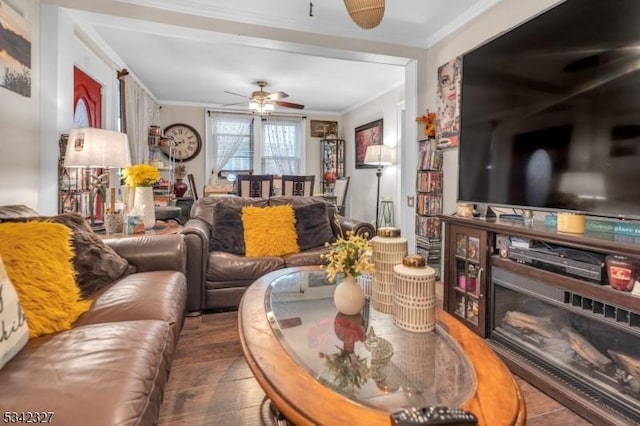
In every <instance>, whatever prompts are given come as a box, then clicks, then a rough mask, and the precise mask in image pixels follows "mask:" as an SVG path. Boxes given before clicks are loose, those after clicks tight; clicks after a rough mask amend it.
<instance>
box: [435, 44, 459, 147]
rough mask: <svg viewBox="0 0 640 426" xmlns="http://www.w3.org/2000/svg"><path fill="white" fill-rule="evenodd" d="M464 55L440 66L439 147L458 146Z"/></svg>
mask: <svg viewBox="0 0 640 426" xmlns="http://www.w3.org/2000/svg"><path fill="white" fill-rule="evenodd" d="M461 83H462V56H458V57H457V58H454V59H452V60H450V61H449V62H447V63H446V64H444V65H441V66H439V67H438V123H439V124H438V126H437V134H436V138H437V139H438V147H439V148H455V147H457V146H458V134H459V133H460V92H461Z"/></svg>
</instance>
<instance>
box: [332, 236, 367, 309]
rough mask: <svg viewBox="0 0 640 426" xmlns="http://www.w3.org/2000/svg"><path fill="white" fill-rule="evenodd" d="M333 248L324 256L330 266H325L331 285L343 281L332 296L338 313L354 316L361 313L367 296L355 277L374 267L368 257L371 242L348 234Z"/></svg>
mask: <svg viewBox="0 0 640 426" xmlns="http://www.w3.org/2000/svg"><path fill="white" fill-rule="evenodd" d="M327 246H328V247H331V250H330V251H329V253H327V254H325V255H323V257H324V258H325V259H326V260H327V264H326V265H324V266H323V268H324V270H325V271H326V272H327V278H328V279H329V281H330V282H334V281H336V279H337V278H338V277H340V278H341V280H340V282H339V283H338V285H337V286H336V289H335V291H334V293H333V301H334V303H335V305H336V309H337V310H338V312H340V313H342V314H345V315H355V314H357V313H359V312H360V311H361V310H362V307H363V306H364V302H365V297H364V290H363V288H362V287H360V285H359V284H358V283H357V282H356V277H358V276H359V275H361V274H364V273H367V272H373V264H372V263H371V258H370V256H369V250H370V245H369V241H368V240H367V239H365V238H364V237H361V236H359V235H354V234H353V232H351V231H349V232H347V236H346V238H344V237H343V236H340V237H339V238H338V239H337V240H336V241H335V242H334V243H331V244H327Z"/></svg>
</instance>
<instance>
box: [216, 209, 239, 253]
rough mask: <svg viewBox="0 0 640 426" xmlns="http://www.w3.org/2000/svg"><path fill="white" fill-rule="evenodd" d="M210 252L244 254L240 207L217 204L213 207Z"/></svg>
mask: <svg viewBox="0 0 640 426" xmlns="http://www.w3.org/2000/svg"><path fill="white" fill-rule="evenodd" d="M211 250H213V251H226V252H228V253H235V254H240V255H243V254H244V251H245V246H244V229H243V227H242V207H241V206H236V205H227V204H225V203H217V204H216V205H215V206H214V207H213V226H212V232H211Z"/></svg>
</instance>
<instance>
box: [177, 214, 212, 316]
mask: <svg viewBox="0 0 640 426" xmlns="http://www.w3.org/2000/svg"><path fill="white" fill-rule="evenodd" d="M180 233H181V234H182V235H183V236H184V239H185V243H186V247H187V274H186V275H187V312H189V313H198V312H200V311H202V307H203V306H204V288H205V283H206V277H207V266H208V262H209V243H210V239H211V229H210V227H209V224H208V223H207V222H205V221H204V220H202V219H198V218H192V219H189V220H188V221H187V223H185V224H184V226H183V227H182V230H181V231H180Z"/></svg>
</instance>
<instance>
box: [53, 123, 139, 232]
mask: <svg viewBox="0 0 640 426" xmlns="http://www.w3.org/2000/svg"><path fill="white" fill-rule="evenodd" d="M130 165H131V153H130V151H129V141H128V139H127V135H126V133H120V132H115V131H112V130H105V129H96V128H93V127H87V128H79V129H71V131H70V132H69V142H68V143H67V150H66V153H65V156H64V166H65V167H70V168H85V179H86V182H87V183H88V185H89V187H90V188H91V192H90V193H89V217H90V223H91V226H92V227H95V226H96V217H95V210H94V203H95V198H96V196H97V194H98V193H100V194H101V195H102V203H104V199H105V198H106V193H105V188H106V187H107V186H108V181H109V173H108V170H107V172H106V173H104V174H102V175H100V176H96V175H92V174H91V170H89V169H90V168H91V167H94V168H105V169H117V168H122V167H127V166H130ZM114 202H115V188H114V187H112V188H111V208H112V210H113V209H114V207H115V205H114Z"/></svg>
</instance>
